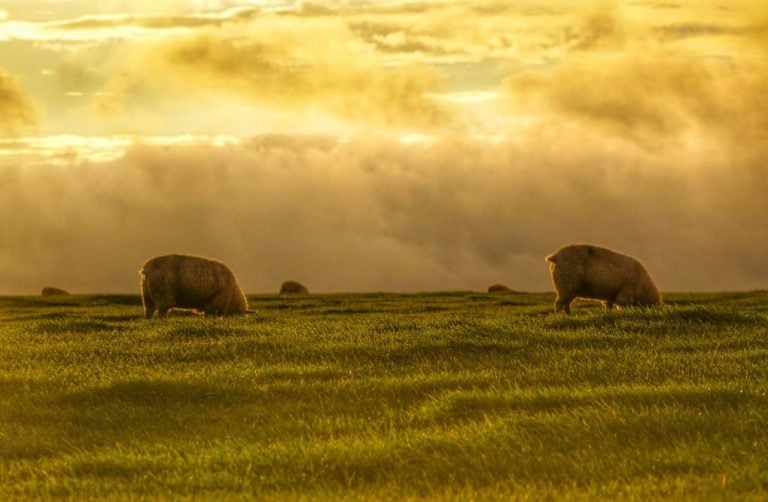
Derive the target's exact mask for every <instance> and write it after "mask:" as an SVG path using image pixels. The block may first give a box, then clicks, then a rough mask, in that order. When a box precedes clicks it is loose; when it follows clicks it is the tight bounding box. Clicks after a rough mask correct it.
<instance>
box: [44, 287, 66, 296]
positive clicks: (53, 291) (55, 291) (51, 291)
mask: <svg viewBox="0 0 768 502" xmlns="http://www.w3.org/2000/svg"><path fill="white" fill-rule="evenodd" d="M40 294H41V295H42V296H62V295H68V294H69V291H66V290H64V289H59V288H54V287H52V286H46V287H44V288H43V290H42V291H41V292H40Z"/></svg>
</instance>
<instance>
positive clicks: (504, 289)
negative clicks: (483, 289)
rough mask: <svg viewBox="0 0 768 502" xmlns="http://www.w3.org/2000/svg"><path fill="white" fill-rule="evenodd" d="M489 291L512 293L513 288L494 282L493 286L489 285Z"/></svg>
mask: <svg viewBox="0 0 768 502" xmlns="http://www.w3.org/2000/svg"><path fill="white" fill-rule="evenodd" d="M488 292H489V293H511V292H512V290H511V289H509V288H508V287H506V286H505V285H503V284H494V285H492V286H488Z"/></svg>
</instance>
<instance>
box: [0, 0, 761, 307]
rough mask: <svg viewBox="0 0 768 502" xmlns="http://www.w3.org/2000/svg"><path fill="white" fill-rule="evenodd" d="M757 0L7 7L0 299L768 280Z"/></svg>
mask: <svg viewBox="0 0 768 502" xmlns="http://www.w3.org/2000/svg"><path fill="white" fill-rule="evenodd" d="M766 89H768V4H766V3H765V1H764V0H729V1H725V0H703V1H693V0H690V1H686V0H632V1H602V0H600V1H598V0H586V1H581V2H570V1H565V0H536V1H534V0H521V1H496V0H477V1H451V0H418V1H416V0H414V1H411V0H385V1H365V0H345V1H335V2H330V1H311V2H310V1H290V0H190V1H180V0H152V1H149V0H138V1H136V0H130V1H129V0H101V1H86V0H70V1H67V0H0V294H37V293H39V291H40V289H41V288H42V287H44V286H55V287H60V288H64V289H67V290H70V291H72V292H76V293H107V292H138V273H137V271H138V270H139V268H140V267H141V265H142V263H143V262H144V261H145V260H147V259H148V258H150V257H152V256H157V255H161V254H167V253H182V254H192V255H201V256H208V257H211V258H216V259H219V260H221V261H223V262H224V263H226V264H228V265H229V266H230V268H232V269H233V270H234V272H235V273H236V275H237V276H238V278H239V280H240V283H241V285H242V287H243V289H244V290H245V291H246V292H249V293H270V292H277V291H278V290H279V287H280V284H281V283H282V282H283V281H286V280H296V281H299V282H302V283H303V284H305V285H306V286H307V287H308V288H309V290H310V291H315V292H357V291H397V292H412V291H434V290H478V291H482V290H485V289H486V288H487V287H488V286H489V285H491V284H495V283H501V284H505V285H506V286H508V287H510V288H512V289H515V290H521V291H547V290H551V289H552V286H551V283H550V279H549V272H548V268H547V263H546V262H545V261H544V257H545V256H546V255H547V254H549V253H551V252H553V251H555V250H556V249H557V248H559V247H560V246H562V245H565V244H569V243H592V244H597V245H603V246H607V247H611V248H613V249H617V250H619V251H622V252H625V253H627V254H630V255H632V256H635V257H636V258H638V259H640V260H641V261H642V262H643V263H644V264H645V265H646V268H648V270H649V272H650V273H651V275H652V277H653V278H654V279H655V280H656V282H657V284H658V285H659V287H660V289H661V290H662V291H724V290H752V289H766V288H768V251H767V250H768V197H767V196H766V194H768V92H766Z"/></svg>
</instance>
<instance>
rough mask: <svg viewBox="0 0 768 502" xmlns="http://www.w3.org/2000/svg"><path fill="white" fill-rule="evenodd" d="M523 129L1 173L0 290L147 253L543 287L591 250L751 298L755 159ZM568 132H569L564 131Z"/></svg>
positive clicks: (299, 269) (767, 230)
mask: <svg viewBox="0 0 768 502" xmlns="http://www.w3.org/2000/svg"><path fill="white" fill-rule="evenodd" d="M561 133H562V131H559V132H558V131H553V132H552V133H547V132H546V131H537V133H536V134H535V135H530V136H528V138H535V140H533V139H526V136H524V135H521V137H519V138H510V139H508V140H507V141H504V142H501V143H498V144H496V143H491V142H486V141H475V140H466V139H458V138H447V139H445V140H441V141H434V142H425V143H416V144H403V143H400V142H397V141H388V140H365V141H363V140H351V141H337V140H335V139H333V138H323V137H306V136H296V137H290V136H264V137H257V138H254V139H252V140H250V141H246V142H244V143H243V144H240V145H227V146H218V147H216V146H211V145H199V144H198V145H178V146H170V147H169V146H142V145H137V146H134V147H132V148H131V149H130V150H129V151H128V152H127V153H126V154H125V155H124V156H123V157H121V158H119V159H117V160H114V161H109V162H101V163H99V162H91V161H85V160H80V161H72V162H68V163H66V164H61V163H53V162H45V161H41V160H39V159H37V160H33V159H30V160H29V161H27V162H21V161H5V163H4V164H2V163H0V218H1V219H2V222H3V223H2V230H1V231H0V293H2V294H37V293H39V291H40V289H41V288H42V287H43V286H47V285H52V286H57V287H63V288H65V289H68V290H70V291H72V292H138V273H137V271H138V269H139V268H140V266H141V264H142V263H143V261H144V260H145V259H147V258H149V257H152V256H155V255H159V254H165V253H174V252H178V253H186V254H197V255H203V256H209V257H214V258H217V259H220V260H222V261H224V262H225V263H227V264H228V265H229V266H230V267H231V268H232V269H233V270H234V271H235V273H236V274H237V275H238V278H239V280H240V282H241V285H242V286H243V288H244V289H245V290H246V291H247V292H252V293H261V292H277V291H278V289H279V287H280V284H281V283H282V282H283V281H285V280H298V281H301V282H302V283H303V284H305V285H306V286H307V287H308V288H309V289H310V291H313V292H335V291H424V290H456V289H462V290H467V289H469V290H485V288H486V287H487V286H488V285H490V284H493V283H498V282H501V283H503V284H506V285H507V286H509V287H510V288H512V289H517V290H528V291H536V290H550V289H551V286H550V283H549V277H548V270H547V264H546V263H545V261H544V257H545V256H546V255H547V254H548V253H550V252H552V251H554V250H555V249H556V248H557V247H559V246H560V245H562V244H565V243H570V242H590V243H595V244H601V245H605V246H609V247H613V248H616V249H619V250H621V251H624V252H626V253H628V254H631V255H633V256H636V257H638V258H640V259H641V260H642V261H643V262H644V263H645V264H646V266H647V267H648V269H649V270H650V271H651V274H652V275H653V276H654V278H655V279H656V281H657V283H658V284H659V286H660V288H661V289H662V290H666V291H696V290H738V289H759V288H766V287H768V266H766V265H765V255H766V249H768V226H767V225H765V224H764V223H765V222H764V219H765V215H766V214H768V202H766V198H765V193H767V192H768V176H766V167H765V164H764V160H763V159H764V158H765V155H764V153H765V152H755V151H752V152H744V151H740V150H739V149H738V148H736V147H727V146H722V145H720V146H718V147H717V148H715V147H707V146H706V145H704V144H696V145H691V144H687V143H682V142H681V143H679V144H675V145H666V146H665V147H664V149H663V151H660V150H652V149H650V148H648V147H647V146H641V145H637V144H634V143H627V142H622V141H620V140H615V141H598V140H595V139H592V140H590V139H589V138H582V137H580V136H579V134H578V131H576V132H575V133H574V134H561ZM567 138H570V139H567Z"/></svg>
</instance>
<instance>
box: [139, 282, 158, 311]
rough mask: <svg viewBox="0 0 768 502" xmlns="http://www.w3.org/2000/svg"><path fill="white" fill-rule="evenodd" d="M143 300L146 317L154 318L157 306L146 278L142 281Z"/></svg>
mask: <svg viewBox="0 0 768 502" xmlns="http://www.w3.org/2000/svg"><path fill="white" fill-rule="evenodd" d="M141 300H142V301H143V302H144V317H146V318H147V319H152V315H153V314H154V313H155V310H156V308H157V306H156V305H155V302H154V300H152V297H151V296H150V294H149V287H148V285H147V281H146V280H142V281H141Z"/></svg>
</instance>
